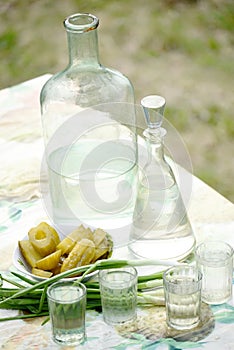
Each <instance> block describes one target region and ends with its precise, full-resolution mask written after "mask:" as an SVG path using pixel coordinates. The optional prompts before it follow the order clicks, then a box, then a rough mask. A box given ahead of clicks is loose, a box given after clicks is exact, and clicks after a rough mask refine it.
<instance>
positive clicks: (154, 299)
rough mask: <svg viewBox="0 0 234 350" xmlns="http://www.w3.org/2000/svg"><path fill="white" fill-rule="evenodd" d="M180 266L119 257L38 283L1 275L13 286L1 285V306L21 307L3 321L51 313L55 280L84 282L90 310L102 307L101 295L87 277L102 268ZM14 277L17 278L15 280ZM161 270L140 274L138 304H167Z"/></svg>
mask: <svg viewBox="0 0 234 350" xmlns="http://www.w3.org/2000/svg"><path fill="white" fill-rule="evenodd" d="M165 264H166V265H168V266H172V265H177V264H178V263H177V262H173V261H168V262H165V261H164V262H162V261H160V260H116V259H104V260H98V261H96V263H94V264H90V265H85V266H80V267H76V268H74V269H71V270H69V271H65V272H63V273H60V274H58V275H55V276H53V277H50V278H49V279H46V280H43V281H40V282H37V281H34V280H31V279H29V278H27V277H26V276H25V275H22V274H19V273H17V272H11V273H10V274H11V275H12V277H13V278H11V277H5V276H1V278H2V280H3V281H5V282H8V283H9V284H11V285H12V287H11V288H6V287H3V286H1V287H0V309H11V310H19V311H20V312H19V314H18V315H17V316H12V317H2V318H0V322H3V321H9V320H16V319H25V318H33V317H41V316H48V315H49V310H48V303H47V296H46V292H47V288H48V286H49V285H51V284H52V283H54V282H57V281H58V280H61V279H63V278H66V277H74V276H77V275H78V276H79V277H77V278H76V280H75V282H74V283H76V281H77V282H82V283H84V284H85V286H86V289H87V309H96V310H100V309H101V297H100V291H99V283H98V282H97V281H95V280H94V281H92V279H87V278H85V277H86V276H87V275H89V274H90V273H91V272H95V271H99V270H102V269H110V268H121V267H124V266H127V265H128V266H135V267H136V266H151V265H164V266H165ZM15 277H17V278H18V282H16V280H15ZM162 287H163V281H162V272H157V273H154V274H150V275H147V276H138V303H139V304H156V305H163V304H164V293H163V288H162Z"/></svg>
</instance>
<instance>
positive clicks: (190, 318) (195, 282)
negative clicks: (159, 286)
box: [163, 265, 202, 330]
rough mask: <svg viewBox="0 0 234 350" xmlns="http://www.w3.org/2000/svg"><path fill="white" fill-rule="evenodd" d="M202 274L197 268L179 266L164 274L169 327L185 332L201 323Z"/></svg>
mask: <svg viewBox="0 0 234 350" xmlns="http://www.w3.org/2000/svg"><path fill="white" fill-rule="evenodd" d="M201 282H202V274H201V272H200V271H199V270H198V269H197V268H196V267H195V266H189V265H179V266H176V267H172V268H169V269H168V270H166V271H165V272H164V274H163V283H164V293H165V304H166V319H167V324H168V326H169V327H172V328H175V329H178V330H184V329H191V328H194V327H196V326H197V325H198V324H199V322H200V312H201Z"/></svg>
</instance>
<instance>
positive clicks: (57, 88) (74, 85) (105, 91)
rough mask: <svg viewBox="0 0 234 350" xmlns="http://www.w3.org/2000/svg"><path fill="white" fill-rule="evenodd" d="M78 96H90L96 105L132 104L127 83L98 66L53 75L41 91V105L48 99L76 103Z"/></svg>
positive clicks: (130, 92) (115, 73)
mask: <svg viewBox="0 0 234 350" xmlns="http://www.w3.org/2000/svg"><path fill="white" fill-rule="evenodd" d="M78 95H80V96H81V95H82V96H84V95H86V96H88V98H89V100H90V101H91V99H92V98H91V97H92V95H95V99H96V100H99V101H98V102H99V103H100V102H109V101H112V100H113V101H125V102H131V103H134V89H133V86H132V84H131V82H130V80H129V79H128V78H127V77H126V76H125V75H123V74H122V73H120V72H118V71H117V70H114V69H111V68H106V67H103V66H101V65H99V66H95V67H93V66H92V65H90V66H88V65H86V66H84V67H68V68H66V69H65V70H63V71H61V72H59V73H57V74H55V75H53V76H52V77H51V78H50V79H49V80H48V81H47V82H46V84H45V85H44V86H43V88H42V90H41V103H43V102H44V101H45V100H48V99H50V100H51V99H54V100H60V99H63V100H66V99H69V100H73V99H75V100H76V101H77V96H78Z"/></svg>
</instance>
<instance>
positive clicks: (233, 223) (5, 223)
mask: <svg viewBox="0 0 234 350" xmlns="http://www.w3.org/2000/svg"><path fill="white" fill-rule="evenodd" d="M48 78H49V75H45V76H42V77H39V78H36V79H33V80H31V81H28V82H25V83H22V84H19V85H17V86H14V87H11V88H8V89H5V90H2V91H0V163H1V167H0V239H1V244H0V271H1V272H2V273H5V274H7V273H8V272H9V271H10V270H11V269H14V267H13V264H12V256H13V252H14V250H15V247H16V246H17V242H18V240H19V239H21V238H22V237H24V236H25V235H26V234H27V232H28V230H29V229H30V228H31V227H33V226H35V225H37V224H38V223H39V222H41V221H42V220H47V216H46V212H45V210H44V207H43V203H42V202H41V199H40V183H39V174H40V164H41V158H42V155H43V148H44V146H43V141H42V138H41V122H40V107H39V93H40V89H41V87H42V85H43V84H44V82H45V81H46V80H47V79H48ZM188 213H189V216H190V220H191V222H192V225H193V228H194V231H195V234H196V238H197V241H198V242H199V241H202V240H204V239H205V238H210V237H215V238H220V239H223V240H225V241H227V242H229V243H230V244H231V245H232V246H233V247H234V206H233V204H232V203H230V202H229V201H228V200H226V199H225V198H224V197H222V196H221V195H220V194H218V193H217V192H215V191H214V190H213V189H211V188H210V187H209V186H207V185H206V184H204V183H203V182H202V181H200V180H199V179H197V178H196V177H194V178H193V192H192V196H191V201H190V207H189V210H188ZM217 283H218V276H217ZM233 301H234V300H231V301H230V302H229V303H226V304H223V305H219V306H212V307H210V306H207V305H205V304H203V305H202V321H201V324H200V325H199V327H197V328H196V329H194V330H193V331H190V332H176V331H172V330H170V329H168V328H167V326H166V322H165V308H164V307H163V306H150V307H149V306H148V307H146V306H145V307H139V308H138V318H137V322H136V323H135V324H134V325H133V326H132V328H127V327H123V326H122V327H121V326H120V327H118V328H112V327H110V326H108V325H106V324H105V323H104V322H103V319H102V314H100V313H98V312H96V311H88V312H87V319H86V322H87V324H86V325H87V342H86V343H85V344H84V345H82V346H79V347H77V348H79V349H95V350H97V349H98V350H104V349H118V350H124V349H149V350H151V349H171V350H173V349H174V350H176V349H190V348H197V349H199V348H200V349H205V350H220V349H222V350H228V349H234V332H233V329H234V306H233V305H234V303H233ZM15 314H17V312H16V311H9V310H0V318H1V317H5V316H6V315H7V316H9V315H15ZM42 321H43V318H36V319H33V320H24V321H23V320H15V321H8V322H0V346H1V349H5V350H10V349H18V350H25V349H30V350H32V349H58V348H59V346H58V345H56V344H54V343H53V342H52V340H51V330H50V323H49V322H48V323H46V324H45V325H43V326H42V325H41V323H42ZM67 349H68V348H67Z"/></svg>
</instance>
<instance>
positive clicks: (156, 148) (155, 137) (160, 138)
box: [144, 128, 166, 161]
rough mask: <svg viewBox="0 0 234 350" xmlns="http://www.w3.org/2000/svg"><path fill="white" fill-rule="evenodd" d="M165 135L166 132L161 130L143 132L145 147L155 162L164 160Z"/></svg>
mask: <svg viewBox="0 0 234 350" xmlns="http://www.w3.org/2000/svg"><path fill="white" fill-rule="evenodd" d="M165 135H166V130H165V129H163V128H158V129H156V130H155V129H154V130H152V129H150V128H148V129H146V130H145V131H144V136H145V139H146V142H147V147H148V151H149V154H151V156H153V157H154V158H155V159H156V160H158V161H160V160H164V136H165Z"/></svg>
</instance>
